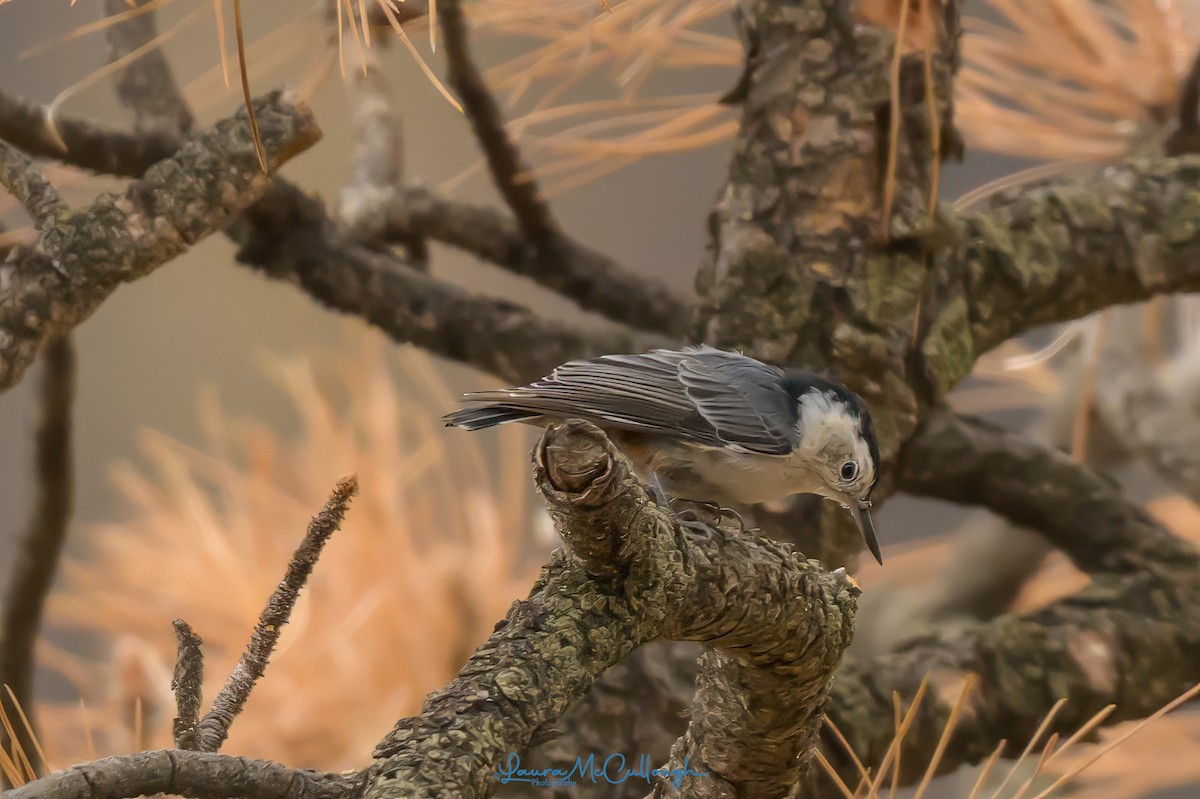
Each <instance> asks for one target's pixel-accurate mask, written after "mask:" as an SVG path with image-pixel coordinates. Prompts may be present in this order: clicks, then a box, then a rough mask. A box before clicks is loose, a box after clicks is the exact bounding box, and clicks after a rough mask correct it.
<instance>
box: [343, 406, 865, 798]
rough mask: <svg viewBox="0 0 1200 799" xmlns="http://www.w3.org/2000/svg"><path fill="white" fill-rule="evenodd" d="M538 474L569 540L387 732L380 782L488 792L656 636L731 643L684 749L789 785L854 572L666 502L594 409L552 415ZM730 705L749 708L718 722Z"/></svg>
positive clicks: (373, 791) (391, 792) (722, 648)
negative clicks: (501, 773) (511, 759)
mask: <svg viewBox="0 0 1200 799" xmlns="http://www.w3.org/2000/svg"><path fill="white" fill-rule="evenodd" d="M535 473H536V479H537V483H538V487H539V489H540V491H541V492H542V494H543V496H544V497H545V500H546V503H547V506H548V507H549V509H550V512H551V515H552V517H553V518H554V520H555V524H556V526H557V527H558V529H559V531H560V533H561V534H562V536H563V538H564V540H565V541H566V542H567V544H568V548H567V549H566V550H560V551H559V552H557V553H556V554H555V555H554V556H553V558H552V560H551V562H550V564H549V565H548V566H547V568H546V569H545V570H544V571H543V573H542V577H541V579H540V580H539V581H538V583H537V585H535V586H534V589H533V591H532V593H531V594H530V597H529V598H528V599H527V600H525V601H524V602H521V603H518V604H517V605H516V606H514V608H513V609H512V611H511V612H510V613H509V615H508V618H507V619H506V620H505V621H504V622H502V623H501V624H500V625H499V626H498V627H497V629H496V632H495V633H493V635H492V636H491V637H490V638H489V639H488V641H487V642H485V643H484V644H483V645H482V646H481V647H480V648H479V649H478V650H476V652H475V654H474V655H473V656H472V657H471V659H470V660H469V661H468V662H467V665H466V666H464V667H463V669H462V671H461V672H460V674H459V676H458V678H457V679H456V680H455V681H454V682H452V683H451V684H450V685H448V686H446V687H445V688H443V689H441V690H439V691H437V692H435V693H434V694H432V695H431V696H430V697H429V698H428V699H427V700H426V703H425V706H424V708H423V710H422V713H421V715H420V716H417V717H414V718H410V719H405V720H403V721H401V722H400V723H399V724H398V725H397V727H396V729H395V730H393V732H392V733H391V734H389V735H388V737H387V738H385V739H384V740H383V741H382V742H381V743H380V745H379V747H378V749H377V750H376V756H377V757H379V758H382V759H383V762H382V763H380V764H378V765H377V767H376V769H375V772H376V776H375V777H374V779H373V781H372V784H371V786H370V789H369V790H368V792H367V795H368V796H372V797H384V796H387V797H391V796H397V797H398V796H410V795H431V794H433V793H435V792H439V791H440V792H441V793H443V794H447V795H456V796H482V795H486V793H487V792H488V790H489V789H490V781H491V778H492V775H493V771H494V770H495V769H496V765H497V764H498V763H502V762H508V760H507V758H506V756H511V753H515V752H520V751H522V750H523V749H524V748H525V747H526V746H527V745H528V744H529V743H530V742H531V741H532V740H533V739H534V737H535V735H536V734H537V733H538V732H539V731H540V730H544V729H546V728H547V727H548V726H549V725H550V724H552V723H553V722H554V720H555V719H557V718H558V716H559V715H560V714H561V713H562V712H563V711H564V710H565V709H566V708H567V707H569V706H570V705H572V704H573V703H574V702H576V701H577V700H578V699H579V698H581V697H582V696H583V693H584V692H585V691H586V690H587V688H588V687H589V686H590V685H591V684H592V681H593V680H594V679H595V678H596V676H597V675H599V674H600V673H602V672H603V671H605V670H606V669H607V668H608V667H610V666H612V665H613V664H614V663H616V662H618V661H620V660H621V659H622V658H624V657H625V656H626V655H628V654H629V653H630V652H631V651H632V650H633V649H635V648H636V647H638V646H639V645H641V644H643V643H645V642H647V641H650V640H652V639H654V638H657V637H669V638H676V639H682V640H695V641H701V642H704V643H706V644H708V645H709V646H712V647H713V648H714V649H715V650H717V651H719V652H720V653H721V657H720V658H715V657H714V658H710V659H709V660H708V661H707V663H708V664H709V665H710V666H711V671H706V679H707V680H708V683H707V685H708V686H709V690H707V691H706V692H703V693H702V694H701V695H699V696H698V697H697V702H698V704H697V705H695V707H694V708H693V718H694V721H693V731H692V733H691V734H690V736H689V737H688V738H686V739H685V740H684V741H682V742H681V743H680V744H679V747H678V749H677V752H676V754H677V757H678V758H679V761H678V762H680V763H681V762H682V758H685V757H686V758H688V759H689V763H690V768H692V769H693V770H695V771H701V772H705V771H710V769H711V770H717V771H720V774H716V775H714V774H707V775H706V777H705V779H711V780H715V781H717V782H718V783H719V784H721V785H723V786H725V787H726V788H728V789H730V790H732V791H741V790H744V789H745V787H746V786H748V785H750V784H751V783H753V784H755V785H756V786H758V787H763V788H764V790H767V791H768V793H769V794H770V795H774V794H775V793H777V792H778V791H779V790H782V789H786V788H790V786H791V785H792V784H793V783H794V782H795V780H796V778H797V777H798V774H799V767H800V761H799V760H798V756H800V755H801V754H803V753H805V752H807V750H808V747H809V746H810V744H811V743H812V741H813V739H814V736H815V731H816V730H817V729H819V727H820V720H821V705H822V703H823V700H824V696H825V691H827V690H828V684H829V680H830V679H831V676H832V673H833V671H834V670H835V669H836V667H837V664H838V662H839V661H840V659H841V653H842V650H843V649H844V647H845V646H846V645H847V644H848V643H849V632H850V628H851V625H852V619H853V613H854V607H855V597H856V595H857V589H855V588H854V587H853V586H852V584H851V583H850V582H849V581H848V580H847V579H846V578H845V575H844V574H841V573H835V574H830V573H827V572H825V571H824V570H823V569H821V568H820V566H819V564H816V563H814V562H811V561H806V560H804V559H803V557H802V556H799V555H797V554H795V553H794V552H792V551H791V550H790V549H789V548H787V547H785V546H782V545H779V544H776V543H774V542H771V541H769V540H767V539H765V538H762V537H759V536H753V535H747V534H746V532H745V531H744V530H742V529H741V526H740V524H738V523H730V520H729V519H728V518H726V517H719V516H717V517H711V518H705V517H704V516H703V515H699V514H695V515H680V516H678V517H677V516H675V515H673V514H670V513H668V512H667V511H666V510H664V509H663V508H661V507H658V506H657V505H656V503H655V502H654V500H653V499H652V498H651V497H650V495H649V494H648V492H647V490H646V488H645V486H643V485H642V484H641V483H640V482H639V481H638V480H636V478H634V477H633V474H632V470H631V468H630V466H629V463H628V461H627V460H626V459H625V458H624V456H623V455H621V454H620V453H619V452H618V451H617V450H616V449H615V448H614V447H613V445H612V444H611V443H610V442H609V441H608V439H607V438H606V437H605V436H604V434H603V432H602V431H600V430H599V429H598V428H596V427H594V426H593V425H590V424H588V423H586V422H582V421H579V420H574V421H569V422H565V423H562V424H559V425H554V426H552V427H551V428H549V429H548V430H547V431H546V433H545V435H544V436H543V438H542V441H541V443H540V444H539V445H538V448H537V450H535ZM795 597H805V600H804V601H799V602H797V601H794V599H795ZM779 641H789V642H792V644H793V645H790V646H782V647H781V646H780V645H779V643H778V642H779ZM781 692H782V693H784V694H786V696H787V698H788V700H789V702H787V703H786V704H787V710H786V711H783V712H777V713H776V712H772V713H764V712H762V711H761V710H760V708H762V707H764V705H765V702H764V701H763V699H762V698H763V697H764V696H767V695H771V696H773V697H776V698H777V697H778V696H779V694H780V693H781ZM709 703H715V704H711V705H710V704H709ZM725 703H734V704H739V703H740V704H741V705H742V706H743V707H744V708H746V709H745V710H744V712H743V713H741V714H740V715H738V716H737V718H736V719H734V720H733V722H732V723H726V724H724V726H722V727H721V728H720V729H718V728H717V719H718V714H719V713H720V708H721V707H724V706H725ZM773 706H774V705H773ZM764 740H768V741H770V742H772V743H769V744H764ZM448 751H453V752H454V756H453V757H449V756H446V753H447V752H448ZM670 766H671V767H674V766H676V762H675V761H673V762H672V763H671V764H670ZM567 767H568V768H569V766H567ZM502 768H503V767H502ZM698 780H699V778H696V780H690V779H687V778H685V779H684V782H683V785H684V786H694V785H695V784H696V783H697V782H698ZM758 780H762V781H763V782H762V783H759V782H757V781H758Z"/></svg>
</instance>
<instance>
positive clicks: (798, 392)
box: [783, 370, 879, 480]
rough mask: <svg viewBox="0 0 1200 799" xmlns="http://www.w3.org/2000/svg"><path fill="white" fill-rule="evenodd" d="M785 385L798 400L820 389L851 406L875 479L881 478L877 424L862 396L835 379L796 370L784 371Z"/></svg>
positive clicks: (788, 391)
mask: <svg viewBox="0 0 1200 799" xmlns="http://www.w3.org/2000/svg"><path fill="white" fill-rule="evenodd" d="M783 387H784V390H786V391H787V393H788V394H789V395H791V397H792V399H794V400H796V401H797V402H799V401H800V398H801V397H803V396H804V395H805V394H808V393H809V392H811V391H820V392H822V393H824V394H830V395H832V396H833V398H834V399H836V400H838V401H839V402H841V403H842V404H843V405H845V406H846V407H847V408H849V409H850V412H851V413H853V414H854V416H855V418H856V419H858V433H859V435H861V436H862V437H863V440H864V441H866V442H867V451H868V452H870V453H871V465H872V466H873V467H874V468H873V470H872V471H873V472H874V475H875V479H876V480H878V479H879V442H878V441H877V440H876V438H875V425H873V424H872V423H871V412H870V411H868V410H867V404H866V403H865V402H863V400H862V397H860V396H858V395H857V394H855V393H854V392H853V391H851V390H850V389H848V388H846V387H845V386H844V385H842V384H841V383H838V382H836V381H834V380H827V379H826V378H824V377H820V376H818V375H814V374H808V373H807V372H799V371H794V370H789V371H787V372H785V373H784V376H783Z"/></svg>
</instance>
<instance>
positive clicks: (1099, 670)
mask: <svg viewBox="0 0 1200 799" xmlns="http://www.w3.org/2000/svg"><path fill="white" fill-rule="evenodd" d="M1189 563H1190V564H1191V565H1190V567H1189V565H1188V564H1189ZM950 568H953V565H951V566H950ZM1160 574H1161V572H1160ZM1198 574H1200V572H1197V569H1196V566H1195V557H1194V553H1193V555H1192V557H1191V558H1190V559H1189V560H1185V561H1184V563H1182V564H1180V568H1177V569H1175V570H1174V571H1173V572H1172V573H1171V574H1170V579H1162V577H1161V576H1159V575H1156V574H1148V573H1137V572H1126V573H1122V574H1119V575H1118V574H1108V575H1103V576H1101V577H1099V578H1097V579H1095V581H1094V583H1093V585H1092V586H1091V587H1089V588H1088V589H1086V590H1085V591H1083V592H1082V593H1080V594H1078V595H1076V596H1072V597H1069V598H1067V599H1064V600H1061V601H1059V602H1056V603H1054V604H1052V605H1050V606H1049V607H1047V608H1045V609H1044V610H1041V611H1038V612H1036V613H1032V614H1028V615H1021V616H1017V615H1011V616H1002V617H1000V618H997V619H995V620H993V621H990V622H987V623H985V624H982V625H978V626H972V627H969V628H967V629H965V630H961V631H953V632H942V633H941V634H939V635H937V636H931V637H927V638H922V639H918V640H916V641H914V642H910V643H909V644H908V645H907V646H905V647H903V648H902V649H901V650H900V651H899V652H897V653H895V654H892V655H885V656H882V657H878V658H875V659H873V660H871V661H869V662H862V663H855V662H849V663H847V664H846V665H845V666H844V667H843V668H842V670H841V671H840V672H838V677H837V680H836V682H835V683H834V688H833V692H832V695H831V699H830V704H829V708H828V713H829V715H830V717H831V718H832V719H833V720H834V721H835V722H836V723H837V726H838V727H839V729H841V730H842V731H843V732H845V734H846V736H847V738H848V739H849V742H850V745H851V746H852V747H853V749H854V751H855V752H856V753H857V755H858V756H859V758H860V759H861V760H862V761H863V762H865V763H879V762H881V760H882V759H883V756H884V753H885V751H886V750H887V747H888V746H889V745H890V743H891V740H892V735H893V730H892V727H891V725H890V724H887V723H883V724H881V723H880V719H887V718H888V717H889V714H890V713H891V692H892V691H893V690H895V691H898V692H899V693H900V695H901V696H902V697H904V698H905V699H906V700H911V698H912V697H913V696H914V694H915V693H916V690H917V687H918V686H919V685H920V683H921V680H922V679H924V678H925V677H926V675H928V677H929V682H930V689H929V694H928V696H927V697H926V699H925V702H924V703H923V704H922V707H921V710H920V711H919V714H918V717H917V720H916V723H915V725H914V726H913V728H912V730H911V731H910V733H909V734H908V735H907V736H906V738H905V741H904V747H903V751H902V755H901V759H900V760H901V776H900V779H901V782H902V783H911V782H914V781H915V780H917V779H919V778H920V777H921V774H922V772H923V771H924V770H925V768H926V766H927V764H928V763H929V762H930V757H931V755H932V753H933V751H934V749H935V747H936V745H937V741H938V738H939V737H940V735H941V732H942V729H943V728H944V726H945V723H946V719H947V716H948V715H949V712H950V708H951V706H952V705H953V703H954V701H955V699H957V697H958V695H959V693H960V692H961V689H962V685H963V681H964V680H965V679H966V678H967V676H968V675H974V677H975V679H974V684H973V687H972V689H971V691H970V692H969V693H968V695H967V698H966V702H965V706H964V710H963V712H962V715H961V716H960V719H959V723H958V726H957V727H956V728H955V733H954V736H953V738H952V739H951V741H950V746H949V748H948V749H947V751H946V755H945V757H944V758H943V760H942V761H941V762H940V765H939V771H940V772H942V773H945V772H947V771H952V770H953V769H955V768H957V767H958V766H960V765H962V764H964V763H978V762H979V761H981V760H983V759H984V758H986V757H987V756H988V755H989V754H990V753H991V751H992V750H993V749H995V747H996V744H997V737H998V735H1003V737H1004V738H1005V739H1006V740H1007V742H1008V751H1009V752H1010V753H1011V752H1019V751H1020V750H1021V749H1022V748H1024V746H1025V745H1026V744H1027V743H1028V741H1029V740H1030V736H1032V734H1033V732H1034V729H1035V728H1036V727H1037V725H1038V722H1039V721H1040V720H1041V719H1042V717H1043V716H1045V714H1046V713H1047V712H1049V710H1050V709H1051V707H1052V706H1053V705H1054V703H1055V702H1057V701H1058V700H1059V699H1062V698H1066V699H1068V702H1067V704H1066V705H1065V706H1064V707H1063V709H1062V710H1061V711H1060V712H1059V713H1058V715H1057V716H1056V717H1055V721H1054V724H1053V726H1052V727H1051V730H1052V731H1058V732H1060V733H1062V734H1064V735H1066V734H1069V733H1072V732H1074V731H1075V730H1076V729H1078V728H1079V727H1080V726H1082V725H1083V724H1084V722H1086V721H1087V720H1088V719H1090V718H1091V716H1092V715H1094V714H1095V713H1097V712H1099V711H1100V710H1102V709H1103V708H1104V707H1105V706H1107V705H1109V704H1116V705H1117V708H1116V710H1115V711H1114V712H1113V713H1112V715H1110V716H1108V717H1107V718H1106V719H1105V722H1104V723H1105V724H1115V723H1119V722H1121V721H1127V720H1129V719H1137V718H1143V717H1145V716H1148V715H1150V714H1151V713H1153V712H1154V711H1156V710H1158V709H1159V708H1160V707H1162V706H1163V705H1165V704H1166V703H1167V702H1169V701H1170V700H1172V699H1174V698H1175V697H1176V696H1178V695H1179V694H1180V693H1182V692H1183V691H1184V690H1186V689H1187V688H1188V687H1190V686H1192V685H1195V684H1196V683H1197V682H1200V656H1198V654H1200V577H1198V576H1197V575H1198ZM824 751H825V753H826V756H827V757H828V758H829V759H830V760H831V761H832V762H833V763H834V764H835V766H836V767H837V768H838V770H839V772H840V773H841V774H842V775H843V776H844V777H845V778H847V779H853V778H857V770H856V768H855V767H854V766H853V765H852V763H851V762H850V761H849V759H848V758H847V756H846V755H845V752H844V751H843V750H842V748H841V747H840V746H838V745H837V744H836V743H834V742H833V740H832V739H827V740H826V745H825V747H824Z"/></svg>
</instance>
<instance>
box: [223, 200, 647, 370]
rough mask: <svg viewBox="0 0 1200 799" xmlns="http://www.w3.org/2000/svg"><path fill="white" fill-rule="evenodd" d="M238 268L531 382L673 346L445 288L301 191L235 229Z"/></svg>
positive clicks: (400, 335) (264, 204) (395, 334)
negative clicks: (359, 237) (566, 364)
mask: <svg viewBox="0 0 1200 799" xmlns="http://www.w3.org/2000/svg"><path fill="white" fill-rule="evenodd" d="M229 235H230V237H231V238H233V240H234V241H235V242H237V243H238V244H239V245H241V246H240V249H239V250H238V253H237V259H238V260H239V261H241V262H242V263H246V264H251V265H253V266H256V267H259V268H260V269H262V271H263V272H264V273H266V274H267V275H268V276H270V277H273V278H276V279H281V280H286V281H288V282H291V283H294V284H296V285H298V286H300V287H301V288H303V289H304V290H305V291H306V292H308V293H309V294H310V295H312V297H313V298H314V299H316V300H317V301H318V302H320V303H321V304H322V305H325V306H326V307H329V308H333V309H335V310H338V311H342V312H345V313H350V314H354V315H355V316H359V317H361V318H363V319H365V320H366V321H368V322H370V323H371V324H373V325H375V326H377V327H379V328H380V329H381V330H383V331H384V332H386V333H387V334H388V335H390V336H391V337H392V338H394V339H395V340H397V341H401V342H410V343H413V344H416V345H417V346H419V347H423V348H425V349H426V350H428V351H430V352H432V353H434V354H435V355H441V356H443V357H447V358H452V359H454V360H457V361H460V362H462V363H467V364H470V365H472V366H475V367H477V368H480V369H484V370H486V371H488V372H491V373H493V374H495V375H497V376H499V377H501V378H503V379H505V380H509V381H517V382H525V381H528V380H531V379H533V378H535V377H540V376H541V375H544V374H548V373H549V371H550V370H552V369H553V368H554V367H555V366H558V365H559V364H561V363H562V362H563V361H565V360H570V359H572V358H579V357H587V356H594V355H602V354H605V353H611V352H637V351H641V350H643V349H649V348H650V347H653V346H660V345H663V344H666V343H667V340H664V339H662V338H659V337H654V336H649V335H645V334H638V333H634V332H631V331H625V330H621V329H620V328H616V329H614V328H611V327H610V328H607V329H606V328H600V329H598V330H588V329H584V328H582V327H578V326H575V325H571V324H569V323H566V322H557V321H553V320H549V319H545V318H543V317H541V316H539V315H537V314H535V313H533V312H532V311H529V310H528V309H526V308H523V307H521V306H519V305H515V304H513V303H511V302H507V301H505V300H498V299H492V298H489V297H484V296H480V295H477V294H474V293H473V292H470V291H468V290H466V289H463V288H459V287H458V286H455V285H452V284H450V283H446V282H443V281H441V280H438V279H436V278H434V277H431V276H430V275H428V274H426V273H424V272H422V271H421V270H419V269H416V268H414V267H412V266H410V265H409V264H407V263H405V262H404V261H402V260H400V259H399V258H396V257H394V256H392V255H390V254H387V253H380V252H376V251H374V250H370V249H368V248H366V247H363V246H361V245H359V244H358V243H356V242H355V241H354V240H353V239H352V238H351V237H350V236H349V235H348V234H347V232H346V231H345V230H344V229H343V228H341V227H340V226H338V225H336V224H335V223H334V222H333V220H331V219H330V218H329V216H328V215H327V214H326V213H325V209H324V207H323V206H322V204H321V203H320V202H319V201H317V200H315V199H313V198H311V197H308V196H307V195H305V194H304V193H303V192H301V191H300V190H299V189H296V188H294V187H291V186H287V185H285V184H282V183H281V182H278V181H277V182H276V184H275V185H274V186H273V187H272V188H271V190H270V191H269V192H268V194H267V196H266V197H264V198H263V199H262V200H261V201H260V202H258V203H257V204H255V205H254V206H253V207H252V208H250V209H249V210H248V211H247V212H246V213H244V214H242V216H241V217H239V218H238V219H237V220H236V221H235V222H234V224H233V225H231V226H230V228H229Z"/></svg>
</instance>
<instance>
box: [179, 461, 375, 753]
mask: <svg viewBox="0 0 1200 799" xmlns="http://www.w3.org/2000/svg"><path fill="white" fill-rule="evenodd" d="M357 493H358V481H357V480H356V479H355V478H353V477H347V478H345V479H343V480H340V481H339V482H338V484H337V486H335V487H334V489H333V493H332V494H331V495H330V497H329V499H328V501H326V503H325V507H324V508H322V509H321V512H320V513H318V514H317V515H316V516H314V517H313V519H312V521H311V522H309V525H308V531H307V532H306V533H305V535H304V540H303V541H301V542H300V546H298V547H297V548H296V551H295V553H294V554H293V555H292V559H291V561H289V562H288V567H287V572H285V573H284V575H283V580H281V581H280V583H279V585H278V587H276V589H275V591H274V593H272V594H271V597H270V599H268V600H267V606H266V608H264V609H263V612H262V614H261V615H260V616H259V617H258V624H256V625H255V626H254V632H253V633H252V634H251V636H250V643H249V644H248V645H247V646H246V651H245V652H243V653H242V657H241V659H240V660H238V664H237V666H235V667H234V669H233V673H232V674H230V675H229V679H228V680H226V682H225V687H224V688H222V689H221V692H220V693H219V694H217V696H216V698H215V699H213V703H212V707H211V708H209V711H208V712H207V713H205V714H204V718H202V719H201V720H200V723H199V724H198V725H197V726H196V739H197V743H198V745H199V748H200V749H201V750H202V751H205V752H215V751H217V750H218V749H220V748H221V744H222V743H224V742H225V738H226V737H228V735H229V726H230V725H231V724H233V720H234V719H235V718H237V715H238V714H239V713H241V712H242V708H243V707H244V706H245V704H246V700H247V699H249V698H250V692H251V691H252V690H253V689H254V684H255V683H256V682H258V679H259V678H260V677H262V676H263V674H264V673H265V672H266V670H267V661H268V660H269V659H270V657H271V653H272V652H273V651H275V645H276V644H277V643H278V642H279V636H280V635H281V634H282V633H283V627H284V625H285V624H287V622H288V618H289V617H290V616H291V615H292V608H294V607H295V606H296V600H297V599H299V598H300V590H301V589H302V588H303V587H304V584H305V583H306V582H308V577H309V575H310V574H312V570H313V567H314V566H316V565H317V559H318V558H319V557H320V556H321V550H322V549H324V547H325V542H327V541H328V540H329V537H330V536H332V535H333V534H334V533H335V532H337V529H338V527H339V526H341V523H342V518H343V517H344V516H345V515H346V510H347V508H349V506H350V500H351V498H353V497H354V496H355V495H356V494H357Z"/></svg>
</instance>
